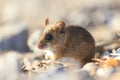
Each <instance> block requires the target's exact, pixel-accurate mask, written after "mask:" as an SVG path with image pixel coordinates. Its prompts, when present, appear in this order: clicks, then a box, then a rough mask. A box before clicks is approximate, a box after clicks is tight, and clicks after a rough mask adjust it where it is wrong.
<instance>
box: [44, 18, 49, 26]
mask: <svg viewBox="0 0 120 80" xmlns="http://www.w3.org/2000/svg"><path fill="white" fill-rule="evenodd" d="M47 25H49V19H48V18H46V20H45V26H47Z"/></svg>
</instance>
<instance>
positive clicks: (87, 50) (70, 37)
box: [37, 18, 95, 65]
mask: <svg viewBox="0 0 120 80" xmlns="http://www.w3.org/2000/svg"><path fill="white" fill-rule="evenodd" d="M37 45H38V48H39V49H40V50H47V51H50V52H52V53H53V54H54V57H52V58H53V59H54V60H59V59H61V58H63V57H68V58H74V59H76V60H77V61H79V62H80V64H82V65H84V64H85V63H86V62H89V61H91V58H93V57H94V54H95V53H94V48H95V42H94V39H93V37H92V36H91V34H90V33H89V32H88V31H87V30H85V29H84V28H82V27H80V26H66V25H65V22H64V21H58V22H56V24H55V25H51V24H49V19H48V18H47V19H46V20H45V29H44V30H43V32H42V33H41V35H40V36H39V39H38V44H37Z"/></svg>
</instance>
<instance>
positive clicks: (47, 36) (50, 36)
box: [45, 34, 53, 40]
mask: <svg viewBox="0 0 120 80" xmlns="http://www.w3.org/2000/svg"><path fill="white" fill-rule="evenodd" d="M45 39H46V40H52V39H53V36H52V35H51V34H48V35H46V38H45Z"/></svg>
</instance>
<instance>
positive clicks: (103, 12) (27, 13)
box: [0, 0, 120, 52]
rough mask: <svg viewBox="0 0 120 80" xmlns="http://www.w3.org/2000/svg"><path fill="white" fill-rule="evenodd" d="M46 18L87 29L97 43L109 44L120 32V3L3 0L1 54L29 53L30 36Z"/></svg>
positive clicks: (114, 0) (102, 0)
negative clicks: (4, 52)
mask: <svg viewBox="0 0 120 80" xmlns="http://www.w3.org/2000/svg"><path fill="white" fill-rule="evenodd" d="M46 18H49V19H50V22H51V23H52V24H54V23H55V22H56V21H57V20H64V21H65V22H66V24H67V25H80V26H82V27H84V28H86V29H87V30H88V31H89V32H90V33H91V34H92V35H93V37H94V38H95V41H96V43H97V42H108V41H111V40H112V39H113V37H114V36H115V35H117V33H118V32H120V22H119V21H120V1H119V0H84V1H83V0H70V1H68V0H0V51H8V50H12V49H13V50H17V51H20V52H24V51H29V50H28V47H27V45H26V41H27V39H28V36H29V35H30V34H31V33H32V32H34V31H35V30H38V29H41V28H42V27H43V26H44V21H45V19H46Z"/></svg>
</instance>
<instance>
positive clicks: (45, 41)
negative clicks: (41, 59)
mask: <svg viewBox="0 0 120 80" xmlns="http://www.w3.org/2000/svg"><path fill="white" fill-rule="evenodd" d="M64 27H65V23H64V22H63V21H58V22H57V23H56V24H55V25H51V24H49V19H48V18H47V19H46V20H45V29H44V31H43V33H42V34H41V36H40V37H39V41H38V48H39V49H46V48H49V49H52V48H55V47H57V46H58V45H60V44H62V43H63V40H64Z"/></svg>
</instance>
